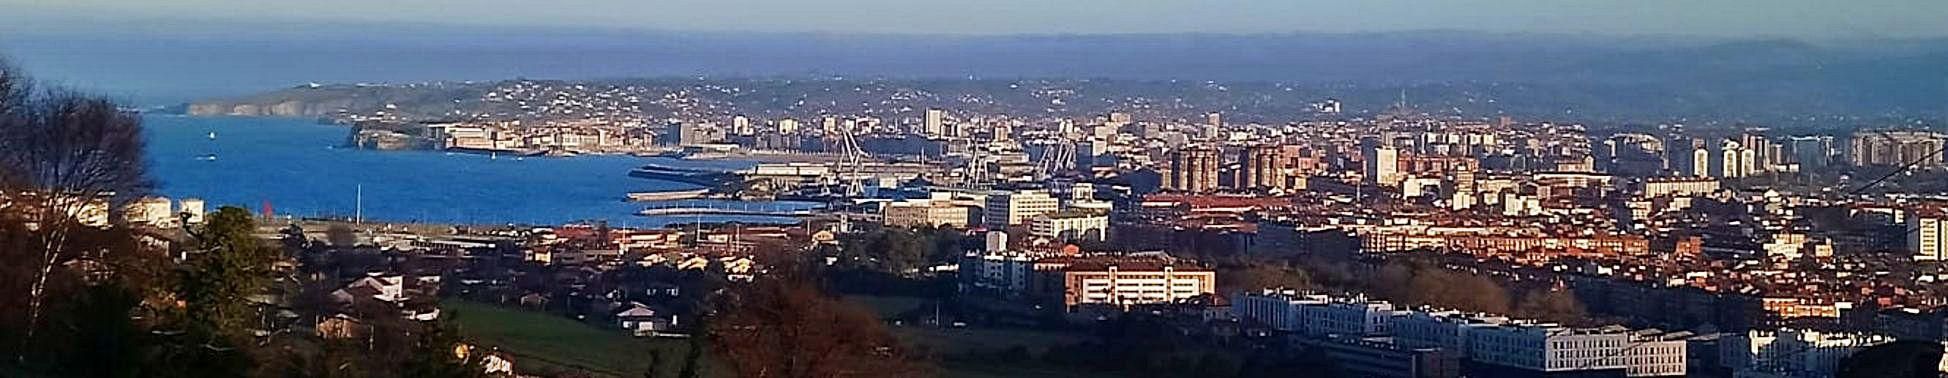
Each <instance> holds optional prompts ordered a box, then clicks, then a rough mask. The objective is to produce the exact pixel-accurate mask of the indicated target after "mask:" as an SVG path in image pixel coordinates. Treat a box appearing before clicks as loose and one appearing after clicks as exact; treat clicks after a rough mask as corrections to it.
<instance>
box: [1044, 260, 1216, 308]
mask: <svg viewBox="0 0 1948 378" xmlns="http://www.w3.org/2000/svg"><path fill="white" fill-rule="evenodd" d="M1055 273H1056V277H1054V278H1057V279H1059V281H1060V282H1061V283H1062V293H1063V305H1064V306H1066V307H1065V308H1075V307H1076V306H1078V305H1089V304H1103V305H1114V306H1123V307H1128V306H1132V305H1145V304H1164V303H1176V302H1178V301H1183V300H1187V299H1191V298H1193V297H1197V296H1199V295H1204V294H1211V293H1214V292H1216V291H1217V272H1215V271H1212V270H1210V269H1207V268H1201V267H1196V266H1189V265H1184V266H1178V265H1175V264H1171V263H1169V262H1163V261H1114V260H1108V261H1103V260H1090V261H1079V262H1076V263H1073V264H1070V265H1068V266H1066V267H1064V268H1061V271H1060V272H1055Z"/></svg>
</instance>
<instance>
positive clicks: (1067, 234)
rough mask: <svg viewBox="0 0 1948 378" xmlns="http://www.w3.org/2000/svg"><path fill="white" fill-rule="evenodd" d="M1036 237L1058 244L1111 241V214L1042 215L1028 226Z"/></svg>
mask: <svg viewBox="0 0 1948 378" xmlns="http://www.w3.org/2000/svg"><path fill="white" fill-rule="evenodd" d="M1028 232H1029V234H1030V235H1035V237H1038V238H1042V239H1048V240H1052V241H1056V242H1069V241H1078V240H1093V241H1103V240H1108V239H1109V214H1108V213H1105V212H1097V211H1084V210H1064V211H1056V212H1051V213H1046V214H1041V215H1036V216H1035V219H1034V220H1032V221H1030V222H1029V224H1028Z"/></svg>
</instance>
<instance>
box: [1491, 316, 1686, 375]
mask: <svg viewBox="0 0 1948 378" xmlns="http://www.w3.org/2000/svg"><path fill="white" fill-rule="evenodd" d="M1689 336H1690V334H1688V333H1666V332H1664V331H1660V330H1656V329H1645V330H1632V329H1629V328H1624V327H1621V326H1606V327H1601V328H1571V327H1563V326H1560V325H1556V324H1551V323H1528V322H1511V323H1508V324H1503V325H1500V326H1494V327H1483V328H1480V329H1475V330H1472V331H1470V332H1468V337H1469V339H1468V343H1469V350H1468V358H1469V359H1471V360H1473V361H1475V362H1479V363H1483V364H1490V365H1498V366H1503V367H1509V368H1514V369H1517V370H1521V371H1528V372H1544V373H1564V372H1578V371H1602V370H1622V371H1623V373H1624V376H1627V377H1681V376H1684V375H1685V372H1686V369H1685V363H1686V361H1688V360H1687V359H1686V355H1685V341H1684V338H1685V337H1689Z"/></svg>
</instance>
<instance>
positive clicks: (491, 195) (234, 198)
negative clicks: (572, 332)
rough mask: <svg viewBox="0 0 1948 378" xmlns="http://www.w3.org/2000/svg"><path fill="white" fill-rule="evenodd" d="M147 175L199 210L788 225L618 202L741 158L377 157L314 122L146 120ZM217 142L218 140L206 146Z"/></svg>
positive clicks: (450, 219)
mask: <svg viewBox="0 0 1948 378" xmlns="http://www.w3.org/2000/svg"><path fill="white" fill-rule="evenodd" d="M143 126H144V133H145V136H146V137H147V139H148V149H147V151H148V158H149V166H150V171H149V173H150V176H151V177H154V178H155V179H156V180H157V181H158V188H157V192H158V194H160V195H164V196H167V197H170V198H172V199H181V198H201V199H203V200H205V201H206V202H207V203H208V205H207V206H208V209H207V210H215V209H216V207H217V206H222V205H233V206H240V207H244V208H247V209H250V210H251V211H253V212H257V211H261V210H262V209H263V208H264V207H265V206H266V205H268V207H269V208H270V209H271V210H272V211H273V212H274V213H275V214H277V215H278V216H287V215H288V216H299V217H316V216H342V217H351V216H353V215H354V214H355V213H356V212H357V210H358V209H359V208H360V206H359V203H360V200H359V197H360V195H359V192H361V189H362V192H363V198H364V200H363V209H364V212H363V214H364V217H365V219H366V220H368V221H388V222H424V223H462V224H529V225H552V224H561V223H567V222H575V221H585V220H603V221H608V222H609V223H610V224H613V225H622V226H636V227H658V226H663V225H667V224H672V223H688V222H699V221H700V222H721V221H740V222H766V223H778V222H784V223H788V222H791V221H792V219H790V218H782V217H753V216H661V217H643V216H637V215H635V213H636V212H637V211H639V210H642V209H643V208H644V207H646V206H648V205H650V204H643V203H630V202H625V201H623V200H622V199H623V196H624V195H625V194H626V193H628V192H631V191H646V190H669V189H685V188H695V186H692V185H689V184H684V183H678V182H671V181H662V180H649V179H642V178H635V177H629V176H628V173H629V170H630V169H633V168H635V167H638V166H641V165H643V164H649V163H655V164H663V165H672V166H691V167H713V168H738V167H746V166H750V165H751V163H749V162H737V161H689V160H680V159H671V158H660V157H651V158H645V157H634V156H577V157H518V158H517V157H512V156H489V155H480V154H466V153H448V152H439V151H374V150H362V149H353V148H347V147H344V146H343V145H344V142H345V137H346V135H347V133H348V129H347V128H346V127H345V126H339V125H328V124H321V123H318V122H316V121H315V120H310V119H289V118H243V117H184V116H168V115H147V116H144V117H143ZM211 135H215V137H214V138H212V137H210V136H211ZM682 202H685V203H687V204H697V205H715V206H749V207H757V208H771V207H779V208H805V207H809V206H811V205H812V204H809V203H794V202H758V203H745V202H739V201H722V200H693V201H682Z"/></svg>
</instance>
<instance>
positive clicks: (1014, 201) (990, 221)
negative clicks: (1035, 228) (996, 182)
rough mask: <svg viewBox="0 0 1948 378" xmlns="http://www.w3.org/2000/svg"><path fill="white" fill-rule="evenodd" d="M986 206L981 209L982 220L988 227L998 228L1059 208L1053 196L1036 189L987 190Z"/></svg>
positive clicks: (1021, 222) (1026, 220)
mask: <svg viewBox="0 0 1948 378" xmlns="http://www.w3.org/2000/svg"><path fill="white" fill-rule="evenodd" d="M986 205H987V206H986V207H985V208H984V209H983V210H982V213H981V217H982V221H983V222H984V223H986V224H987V226H988V228H993V229H1000V228H1007V226H1011V225H1018V224H1023V223H1027V222H1028V221H1029V220H1030V219H1034V217H1035V216H1036V215H1042V214H1046V213H1050V212H1054V211H1055V210H1057V209H1059V208H1060V205H1059V202H1057V201H1056V199H1055V197H1050V196H1049V195H1048V192H1046V191H1042V190H1038V189H1025V190H996V191H993V192H989V193H988V196H987V201H986Z"/></svg>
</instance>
